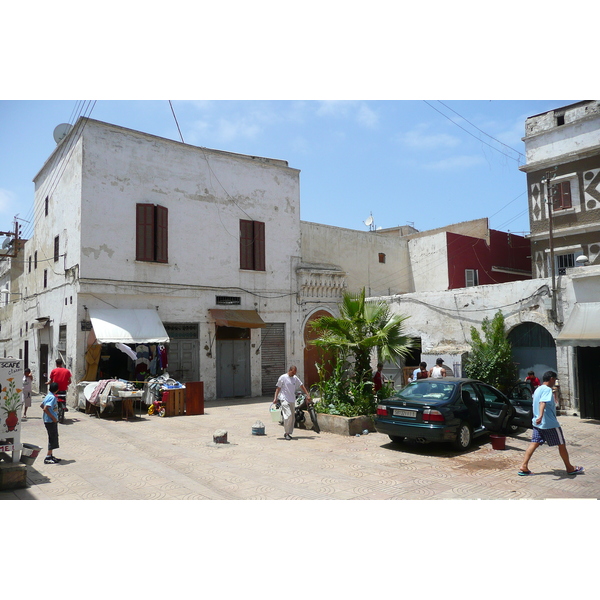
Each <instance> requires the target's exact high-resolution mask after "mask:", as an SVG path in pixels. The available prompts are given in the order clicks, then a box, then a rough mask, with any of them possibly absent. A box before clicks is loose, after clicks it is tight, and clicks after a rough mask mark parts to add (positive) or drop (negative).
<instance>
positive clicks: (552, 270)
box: [542, 169, 558, 323]
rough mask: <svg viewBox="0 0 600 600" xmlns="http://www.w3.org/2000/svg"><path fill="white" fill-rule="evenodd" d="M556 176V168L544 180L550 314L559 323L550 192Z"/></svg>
mask: <svg viewBox="0 0 600 600" xmlns="http://www.w3.org/2000/svg"><path fill="white" fill-rule="evenodd" d="M555 176H556V169H554V172H553V171H546V178H545V179H543V180H542V182H543V183H545V184H546V204H547V206H548V246H549V248H550V273H551V276H552V310H551V312H550V316H551V318H552V320H553V321H554V322H555V323H557V322H558V315H557V307H556V268H555V265H554V236H553V230H552V226H553V222H552V209H553V205H552V204H553V201H554V195H553V194H551V193H550V181H551V180H552V179H553V178H554V177H555Z"/></svg>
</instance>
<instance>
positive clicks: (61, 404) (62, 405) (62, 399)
mask: <svg viewBox="0 0 600 600" xmlns="http://www.w3.org/2000/svg"><path fill="white" fill-rule="evenodd" d="M56 402H57V404H58V409H57V412H58V422H59V423H64V422H65V413H66V412H68V411H69V409H68V408H67V392H56Z"/></svg>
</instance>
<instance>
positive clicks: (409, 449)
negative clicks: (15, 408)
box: [0, 398, 600, 500]
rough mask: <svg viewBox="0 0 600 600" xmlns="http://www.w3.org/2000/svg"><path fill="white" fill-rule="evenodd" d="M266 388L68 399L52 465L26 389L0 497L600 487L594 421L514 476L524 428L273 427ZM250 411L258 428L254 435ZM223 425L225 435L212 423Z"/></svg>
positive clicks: (577, 426)
mask: <svg viewBox="0 0 600 600" xmlns="http://www.w3.org/2000/svg"><path fill="white" fill-rule="evenodd" d="M270 400H271V399H270V398H254V399H245V400H220V401H213V402H207V404H206V407H205V413H206V414H204V415H198V416H180V417H171V418H160V417H156V416H152V417H150V416H148V415H144V416H143V417H141V418H139V417H138V418H137V419H135V420H134V421H129V422H128V421H122V420H115V419H111V418H102V419H98V418H96V417H92V416H89V415H86V414H84V413H82V412H78V411H76V410H74V409H70V411H69V412H68V413H67V419H66V422H65V424H64V425H62V426H60V429H59V431H60V444H61V447H60V449H59V450H58V451H56V453H55V454H56V456H58V457H60V458H62V462H61V463H60V464H57V465H45V464H44V461H43V458H44V455H45V447H46V444H47V442H46V440H47V438H46V430H45V428H44V426H43V424H42V412H41V410H40V408H39V402H40V399H37V401H36V399H35V398H34V402H33V406H32V408H31V409H30V418H29V419H28V420H27V421H26V422H24V423H23V433H22V437H21V440H22V441H23V442H25V443H30V444H36V445H38V446H41V447H42V448H44V450H42V452H41V453H40V456H39V457H38V458H37V460H36V462H35V463H34V465H33V466H31V467H29V474H28V481H29V483H30V487H28V488H26V489H19V490H12V491H5V492H0V499H3V500H4V499H13V500H15V499H24V500H25V499H36V500H111V499H114V500H117V499H118V500H159V499H162V500H204V499H207V500H208V499H215V500H236V499H237V500H251V499H252V500H258V499H263V500H283V499H296V500H303V499H307V500H388V499H394V500H444V499H454V500H460V499H496V500H507V499H565V498H598V497H600V466H599V463H600V458H599V456H600V455H599V454H598V448H599V447H600V422H598V421H589V420H583V421H582V420H581V419H579V418H578V417H573V416H568V417H560V419H559V420H560V422H561V424H562V426H563V430H564V432H565V436H566V438H567V443H568V450H569V453H570V454H571V459H572V462H573V464H574V465H583V466H584V467H585V474H583V475H578V476H567V475H566V473H565V471H564V469H563V465H562V461H561V460H560V458H559V455H558V451H557V450H556V448H552V449H550V448H544V447H542V448H540V449H538V450H537V452H536V453H535V455H534V457H533V459H532V461H531V463H530V468H531V469H532V471H533V472H534V475H533V476H530V477H519V476H517V471H518V467H519V465H520V462H521V460H522V456H523V452H524V450H525V448H526V447H527V444H528V443H529V435H530V433H529V431H528V432H525V433H523V434H520V435H518V436H517V437H514V438H507V444H506V450H493V449H492V447H491V444H490V443H489V441H488V440H487V438H484V439H483V440H482V441H479V440H477V441H476V444H475V446H474V447H473V448H472V449H471V450H470V451H469V452H466V453H463V454H461V453H458V452H455V451H453V450H452V449H451V448H450V447H448V446H444V445H427V446H423V445H408V444H404V445H397V444H392V443H391V442H390V441H389V439H388V438H387V436H384V435H381V434H378V433H371V434H368V435H361V436H360V437H343V436H339V435H335V434H330V433H321V434H315V433H314V432H312V431H306V430H296V431H295V439H294V440H292V441H285V440H284V439H283V428H282V427H281V426H280V425H278V424H277V423H272V422H271V421H270V420H269V413H268V407H269V404H270ZM257 419H260V420H261V421H262V422H263V423H264V424H265V427H266V435H264V436H256V435H252V426H253V425H254V423H255V422H256V421H257ZM218 429H225V430H227V432H228V443H227V444H214V443H213V433H214V432H215V431H216V430H218Z"/></svg>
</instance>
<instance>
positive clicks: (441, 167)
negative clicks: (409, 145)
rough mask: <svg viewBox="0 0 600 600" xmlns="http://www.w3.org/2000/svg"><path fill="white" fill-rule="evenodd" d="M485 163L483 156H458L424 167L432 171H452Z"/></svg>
mask: <svg viewBox="0 0 600 600" xmlns="http://www.w3.org/2000/svg"><path fill="white" fill-rule="evenodd" d="M484 162H485V160H484V159H483V157H481V156H472V155H471V156H468V155H457V156H449V157H448V158H442V159H440V160H436V161H433V162H429V163H423V167H424V168H425V169H429V170H432V171H449V170H452V169H468V168H469V167H473V166H475V165H480V164H482V163H484Z"/></svg>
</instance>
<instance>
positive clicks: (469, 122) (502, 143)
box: [438, 100, 525, 158]
mask: <svg viewBox="0 0 600 600" xmlns="http://www.w3.org/2000/svg"><path fill="white" fill-rule="evenodd" d="M438 102H439V103H440V104H441V105H442V106H445V107H446V108H447V109H448V110H451V111H452V112H453V113H454V114H455V115H458V116H459V117H460V118H461V119H463V121H466V122H467V123H468V124H469V125H471V127H475V129H477V131H481V133H483V135H487V136H488V137H489V138H490V139H492V140H494V141H495V142H498V143H499V144H501V145H502V146H504V147H505V148H508V149H509V150H512V151H513V152H516V153H517V154H519V155H521V156H522V157H523V158H525V155H524V154H523V153H522V152H519V151H518V150H515V149H514V148H511V147H510V146H508V145H507V144H505V143H504V142H501V141H500V140H497V139H496V138H495V137H493V136H491V135H490V134H489V133H486V132H485V131H483V129H479V127H477V125H474V124H473V123H471V121H469V120H468V119H465V117H463V116H462V115H461V114H459V113H457V112H456V111H455V110H454V109H453V108H450V107H449V106H448V105H447V104H444V103H443V102H442V101H441V100H438Z"/></svg>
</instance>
